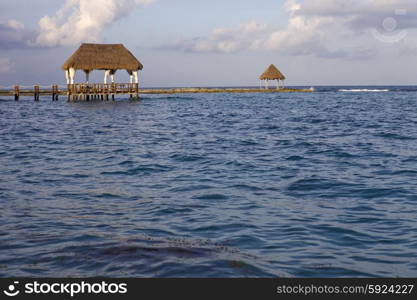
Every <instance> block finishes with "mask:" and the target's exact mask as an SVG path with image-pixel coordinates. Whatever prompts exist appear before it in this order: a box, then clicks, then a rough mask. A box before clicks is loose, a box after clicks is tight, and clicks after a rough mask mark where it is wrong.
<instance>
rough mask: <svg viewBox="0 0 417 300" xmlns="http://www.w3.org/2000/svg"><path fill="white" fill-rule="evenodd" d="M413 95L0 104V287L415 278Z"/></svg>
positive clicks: (325, 92)
mask: <svg viewBox="0 0 417 300" xmlns="http://www.w3.org/2000/svg"><path fill="white" fill-rule="evenodd" d="M416 179H417V88H415V87H384V88H381V87H367V88H363V87H319V88H317V91H316V92H315V93H309V94H303V93H294V94H191V95H169V96H164V95H159V96H158V95H152V96H151V95H149V96H144V97H143V98H142V100H141V101H129V100H118V101H116V102H104V103H102V102H87V103H67V102H66V101H65V99H64V98H61V99H60V100H59V102H52V101H51V100H50V98H49V97H47V98H41V101H40V102H38V103H35V102H34V101H33V100H32V99H31V98H24V99H22V100H21V101H19V102H14V101H12V100H11V99H2V100H0V205H1V210H0V277H9V276H30V277H43V276H49V277H54V276H60V277H69V276H71V277H89V276H114V277H283V276H284V277H292V276H297V277H359V276H360V277H362V276H365V277H387V276H389V277H391V276H393V277H396V276H399V277H415V276H417V184H416Z"/></svg>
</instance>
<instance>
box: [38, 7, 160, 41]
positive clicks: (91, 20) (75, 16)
mask: <svg viewBox="0 0 417 300" xmlns="http://www.w3.org/2000/svg"><path fill="white" fill-rule="evenodd" d="M153 1H154V0H66V2H65V4H64V6H63V7H62V8H61V9H59V10H58V11H57V12H56V14H55V15H54V16H45V17H43V18H42V19H41V20H40V21H39V29H40V32H39V35H38V37H37V38H36V42H35V44H36V45H39V46H47V47H55V46H67V45H76V44H79V43H81V42H99V41H101V40H102V33H103V30H104V29H105V28H107V27H109V26H110V25H111V24H113V23H114V22H116V21H118V20H120V19H121V18H123V17H125V16H127V15H128V14H129V13H130V12H131V11H132V10H133V9H134V8H136V7H138V6H141V5H146V4H149V3H151V2H153Z"/></svg>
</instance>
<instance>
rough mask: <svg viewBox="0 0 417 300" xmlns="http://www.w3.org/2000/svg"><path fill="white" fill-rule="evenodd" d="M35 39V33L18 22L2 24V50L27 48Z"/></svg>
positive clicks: (0, 25)
mask: <svg viewBox="0 0 417 300" xmlns="http://www.w3.org/2000/svg"><path fill="white" fill-rule="evenodd" d="M35 37H36V33H35V32H34V31H32V30H27V29H26V28H25V26H24V25H23V24H22V23H20V22H18V21H16V20H13V19H11V20H8V21H7V22H5V23H0V49H16V48H27V47H28V46H29V44H30V42H31V41H33V40H34V39H35Z"/></svg>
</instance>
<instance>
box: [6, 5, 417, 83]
mask: <svg viewBox="0 0 417 300" xmlns="http://www.w3.org/2000/svg"><path fill="white" fill-rule="evenodd" d="M416 29H417V1H415V0H378V1H376V0H343V1H342V0H308V1H303V0H264V1H261V2H260V1H248V0H240V1H238V0H228V1H224V0H223V1H221V0H212V1H203V0H36V1H33V0H2V1H1V3H0V85H1V86H8V85H12V84H17V83H19V84H23V85H26V84H27V85H29V84H35V83H37V84H52V83H59V84H63V83H64V82H65V77H64V75H63V72H62V71H61V70H60V66H61V64H62V63H63V62H64V61H65V59H66V58H67V57H69V56H70V55H71V54H72V52H73V51H75V50H76V48H77V47H78V46H79V44H80V43H81V42H106V43H124V44H125V45H126V46H127V47H128V48H129V49H130V50H131V51H132V52H133V53H134V54H135V55H136V56H137V58H138V59H139V60H140V61H141V62H142V63H143V64H144V66H145V68H144V70H143V71H142V72H141V75H140V76H141V83H142V85H143V86H243V85H257V84H258V81H257V78H258V76H259V74H260V73H261V72H262V71H263V70H264V69H265V68H266V67H267V66H268V65H269V64H270V63H274V64H275V65H277V66H278V67H279V68H280V69H281V71H282V72H283V73H284V74H285V75H286V76H287V78H288V80H287V83H288V84H292V85H308V86H310V85H328V84H329V85H338V84H346V85H358V84H364V85H386V84H417V76H416V73H417V60H416V59H415V57H416V54H417V39H416V31H417V30H416ZM77 75H78V76H77V79H78V81H82V80H83V78H84V76H83V74H81V73H78V74H77ZM117 75H118V81H126V80H127V78H128V77H127V75H126V74H125V72H119V73H118V74H117ZM93 80H95V81H97V82H101V81H102V72H95V73H94V74H93Z"/></svg>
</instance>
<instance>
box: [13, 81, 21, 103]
mask: <svg viewBox="0 0 417 300" xmlns="http://www.w3.org/2000/svg"><path fill="white" fill-rule="evenodd" d="M19 96H20V87H19V86H18V85H15V86H14V100H15V101H19Z"/></svg>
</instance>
